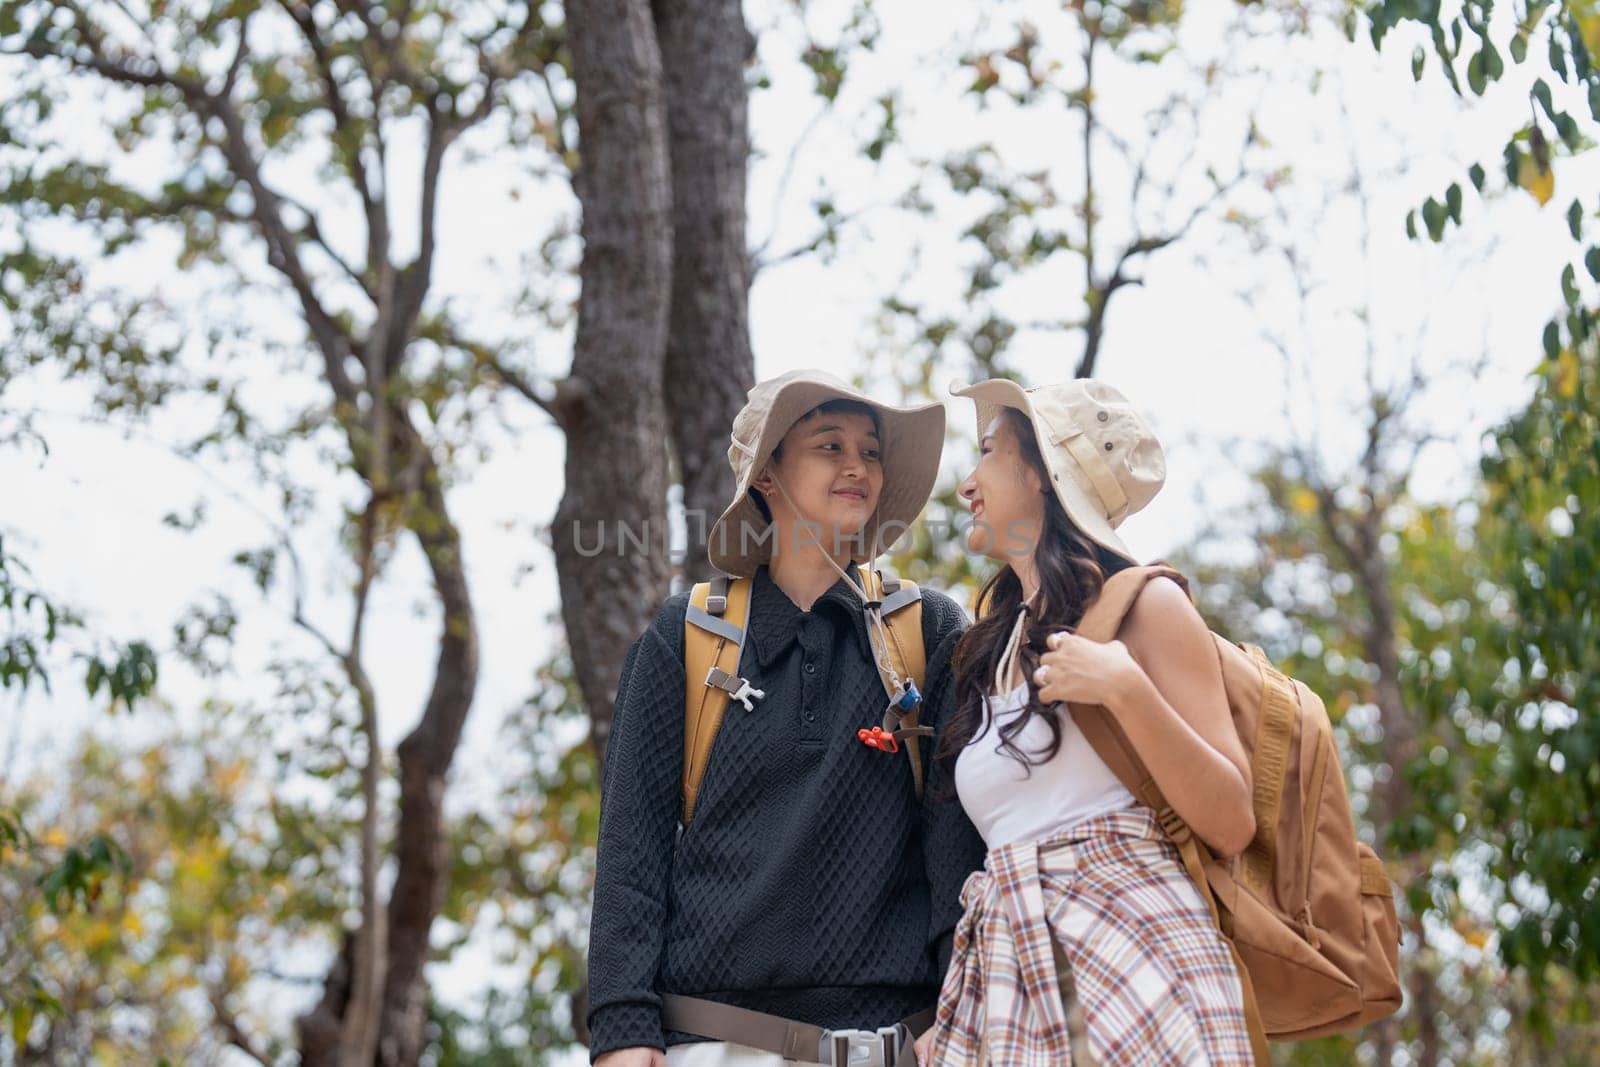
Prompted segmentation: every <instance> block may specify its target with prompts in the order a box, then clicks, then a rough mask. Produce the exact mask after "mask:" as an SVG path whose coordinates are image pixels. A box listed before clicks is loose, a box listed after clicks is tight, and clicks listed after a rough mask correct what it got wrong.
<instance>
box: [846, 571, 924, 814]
mask: <svg viewBox="0 0 1600 1067" xmlns="http://www.w3.org/2000/svg"><path fill="white" fill-rule="evenodd" d="M860 572H861V577H862V582H863V588H864V589H866V591H867V595H868V597H870V598H871V599H873V600H875V601H878V602H879V603H880V607H879V609H878V610H879V611H880V612H882V617H883V627H884V630H885V631H887V633H888V635H889V648H888V650H887V652H888V657H889V662H890V663H891V664H893V666H894V669H895V672H896V673H897V674H899V675H900V677H901V679H903V680H906V681H910V682H912V683H914V684H915V685H916V687H917V689H918V690H923V689H925V680H926V676H927V672H928V664H927V650H926V649H925V648H923V645H922V590H920V589H918V588H917V584H916V583H915V582H908V581H904V580H902V579H898V578H892V579H885V578H884V577H883V575H882V574H881V573H879V572H877V571H874V570H873V569H872V568H871V567H870V566H862V567H861V568H860ZM868 637H869V642H870V643H871V644H872V645H873V646H874V647H876V645H877V638H876V637H875V636H874V635H872V634H870V633H869V634H868ZM876 666H877V667H878V677H879V679H880V680H881V681H882V682H883V691H884V693H885V694H887V695H888V697H889V699H890V700H891V701H893V700H894V698H895V696H896V695H897V694H896V693H895V691H894V680H893V679H892V678H891V677H890V676H889V672H888V671H886V670H885V669H884V667H883V664H881V663H880V664H877V665H876ZM921 716H922V705H921V704H918V705H917V706H916V707H914V708H912V709H911V710H910V711H908V712H905V713H904V714H901V713H899V712H898V711H897V710H896V709H895V708H894V707H893V705H892V704H891V705H890V706H889V708H887V709H886V710H885V711H884V717H883V730H884V732H886V733H891V734H893V735H894V736H895V737H896V738H897V739H899V740H901V741H903V742H904V743H905V747H906V755H907V756H908V757H909V758H910V760H911V782H912V785H913V787H914V788H915V790H916V795H917V800H918V801H919V802H920V801H921V800H922V787H923V782H922V748H921V745H920V743H919V741H920V738H922V737H925V736H928V735H929V734H931V733H932V730H930V729H929V728H928V727H926V726H921V725H920V724H919V722H918V720H919V719H920V718H921Z"/></svg>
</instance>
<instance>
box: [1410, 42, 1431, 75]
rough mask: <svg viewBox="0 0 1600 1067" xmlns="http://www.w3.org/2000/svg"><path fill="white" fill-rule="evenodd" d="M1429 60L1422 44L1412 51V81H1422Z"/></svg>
mask: <svg viewBox="0 0 1600 1067" xmlns="http://www.w3.org/2000/svg"><path fill="white" fill-rule="evenodd" d="M1427 60H1428V53H1426V52H1424V51H1423V50H1422V46H1421V45H1420V44H1419V45H1417V47H1416V48H1414V49H1412V50H1411V80H1412V81H1421V80H1422V70H1423V67H1424V65H1425V64H1426V63H1427Z"/></svg>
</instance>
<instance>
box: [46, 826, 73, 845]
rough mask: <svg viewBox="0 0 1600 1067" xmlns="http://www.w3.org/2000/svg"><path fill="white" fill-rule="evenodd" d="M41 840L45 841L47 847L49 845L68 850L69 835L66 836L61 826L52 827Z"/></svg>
mask: <svg viewBox="0 0 1600 1067" xmlns="http://www.w3.org/2000/svg"><path fill="white" fill-rule="evenodd" d="M39 840H40V841H43V842H44V843H45V844H46V845H49V846H50V847H51V848H66V847H67V834H66V831H65V830H62V829H61V827H59V826H52V827H50V829H48V830H46V831H45V832H44V835H43V836H42V837H40V838H39Z"/></svg>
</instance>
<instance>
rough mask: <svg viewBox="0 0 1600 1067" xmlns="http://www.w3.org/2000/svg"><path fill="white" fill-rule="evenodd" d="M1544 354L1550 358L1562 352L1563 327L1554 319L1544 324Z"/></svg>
mask: <svg viewBox="0 0 1600 1067" xmlns="http://www.w3.org/2000/svg"><path fill="white" fill-rule="evenodd" d="M1544 354H1545V356H1546V357H1547V358H1549V359H1555V358H1556V357H1557V356H1558V355H1560V354H1561V328H1560V327H1559V326H1557V325H1556V323H1555V320H1554V319H1552V320H1550V321H1549V322H1547V323H1545V325H1544Z"/></svg>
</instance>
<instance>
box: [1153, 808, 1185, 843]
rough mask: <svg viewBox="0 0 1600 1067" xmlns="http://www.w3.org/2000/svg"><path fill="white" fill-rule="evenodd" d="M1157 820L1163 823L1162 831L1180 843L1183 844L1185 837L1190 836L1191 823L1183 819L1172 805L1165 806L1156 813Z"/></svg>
mask: <svg viewBox="0 0 1600 1067" xmlns="http://www.w3.org/2000/svg"><path fill="white" fill-rule="evenodd" d="M1156 821H1157V822H1159V823H1160V824H1161V829H1162V831H1163V832H1165V833H1166V835H1167V836H1168V837H1170V838H1171V839H1172V840H1173V841H1175V842H1178V843H1179V844H1182V843H1183V839H1184V838H1185V837H1188V836H1189V824H1188V823H1186V822H1184V821H1183V817H1182V816H1180V815H1179V814H1178V813H1177V812H1175V811H1173V810H1172V807H1171V805H1167V806H1165V807H1163V808H1162V809H1161V810H1160V811H1158V812H1157V813H1156Z"/></svg>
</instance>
